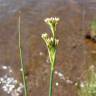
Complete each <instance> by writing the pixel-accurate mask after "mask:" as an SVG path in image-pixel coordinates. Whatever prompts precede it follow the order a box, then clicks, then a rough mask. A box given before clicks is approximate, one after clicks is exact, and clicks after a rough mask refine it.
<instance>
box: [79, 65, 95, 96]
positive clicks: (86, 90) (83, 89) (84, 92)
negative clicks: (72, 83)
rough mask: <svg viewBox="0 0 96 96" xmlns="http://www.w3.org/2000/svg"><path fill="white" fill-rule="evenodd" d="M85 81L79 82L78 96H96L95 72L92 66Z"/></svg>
mask: <svg viewBox="0 0 96 96" xmlns="http://www.w3.org/2000/svg"><path fill="white" fill-rule="evenodd" d="M87 74H88V75H87V79H86V81H84V82H81V84H80V89H79V91H78V93H79V96H96V72H95V70H94V66H92V67H91V68H90V69H89V70H88V72H87Z"/></svg>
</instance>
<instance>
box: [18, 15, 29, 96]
mask: <svg viewBox="0 0 96 96" xmlns="http://www.w3.org/2000/svg"><path fill="white" fill-rule="evenodd" d="M18 35H19V38H18V44H19V58H20V65H21V75H22V81H23V85H24V96H28V88H27V77H26V75H25V74H26V70H25V64H24V63H23V51H22V46H21V17H20V16H19V19H18Z"/></svg>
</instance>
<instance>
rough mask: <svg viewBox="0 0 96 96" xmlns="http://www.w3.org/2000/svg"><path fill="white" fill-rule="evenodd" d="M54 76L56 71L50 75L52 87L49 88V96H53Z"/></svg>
mask: <svg viewBox="0 0 96 96" xmlns="http://www.w3.org/2000/svg"><path fill="white" fill-rule="evenodd" d="M53 76H54V70H51V74H50V86H49V96H52V84H53Z"/></svg>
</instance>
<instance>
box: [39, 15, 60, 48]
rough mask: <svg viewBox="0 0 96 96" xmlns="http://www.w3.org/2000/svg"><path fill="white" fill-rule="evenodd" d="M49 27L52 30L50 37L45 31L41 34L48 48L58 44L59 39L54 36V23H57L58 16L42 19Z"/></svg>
mask: <svg viewBox="0 0 96 96" xmlns="http://www.w3.org/2000/svg"><path fill="white" fill-rule="evenodd" d="M44 21H45V22H46V23H47V24H48V25H49V27H50V29H51V31H52V35H53V36H52V37H50V38H49V37H48V34H47V33H44V34H42V36H41V37H42V38H43V40H44V41H45V43H46V45H47V47H48V48H52V47H55V48H56V46H57V45H58V42H59V40H58V39H56V38H55V35H56V33H55V32H56V25H57V24H58V21H59V18H56V17H55V18H53V17H51V18H46V19H45V20H44Z"/></svg>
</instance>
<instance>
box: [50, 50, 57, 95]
mask: <svg viewBox="0 0 96 96" xmlns="http://www.w3.org/2000/svg"><path fill="white" fill-rule="evenodd" d="M53 53H54V55H53V60H52V57H50V56H49V57H50V58H51V60H52V61H50V62H51V73H50V86H49V96H52V85H53V77H54V69H55V62H56V49H54V51H53Z"/></svg>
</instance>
